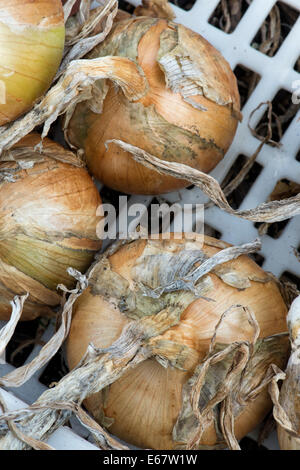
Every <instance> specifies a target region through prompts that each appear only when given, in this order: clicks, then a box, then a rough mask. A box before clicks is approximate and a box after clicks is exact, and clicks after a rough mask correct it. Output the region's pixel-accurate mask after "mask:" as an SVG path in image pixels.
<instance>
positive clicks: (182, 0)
mask: <svg viewBox="0 0 300 470" xmlns="http://www.w3.org/2000/svg"><path fill="white" fill-rule="evenodd" d="M196 1H197V0H170V3H173V5H176V6H177V7H178V8H182V10H185V11H189V10H191V9H192V8H193V6H194V5H195V3H196Z"/></svg>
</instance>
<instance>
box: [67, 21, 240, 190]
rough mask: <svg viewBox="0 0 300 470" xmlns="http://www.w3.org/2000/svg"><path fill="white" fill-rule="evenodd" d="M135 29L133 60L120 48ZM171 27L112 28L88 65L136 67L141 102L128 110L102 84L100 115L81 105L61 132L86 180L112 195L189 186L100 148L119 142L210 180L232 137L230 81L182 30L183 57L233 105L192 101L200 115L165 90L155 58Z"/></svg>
mask: <svg viewBox="0 0 300 470" xmlns="http://www.w3.org/2000/svg"><path fill="white" fill-rule="evenodd" d="M141 27H144V28H145V33H144V34H143V36H142V37H141V39H140V41H139V43H138V49H137V50H138V57H137V58H136V57H135V52H134V51H129V50H128V46H127V49H126V50H123V49H122V44H125V43H126V41H128V42H130V40H129V39H128V38H127V36H128V37H131V38H134V37H135V34H136V31H138V30H139V28H141ZM175 27H177V26H176V25H175V23H172V22H171V21H168V20H164V19H153V18H145V17H140V18H131V19H128V20H123V21H119V22H117V23H116V24H115V26H114V27H113V29H112V31H111V32H110V34H109V36H108V37H107V38H106V40H105V41H104V42H103V43H102V44H101V45H100V46H98V47H96V48H95V49H94V50H93V51H92V52H91V53H90V54H89V55H88V57H89V58H97V57H101V56H102V55H120V56H122V55H123V56H124V55H125V56H127V57H129V58H131V59H132V60H137V63H138V65H139V66H140V67H141V68H142V69H143V71H144V73H145V76H146V78H147V80H148V83H149V91H148V92H147V94H146V95H145V96H143V97H142V98H140V99H139V100H137V101H135V102H134V103H129V101H128V100H127V99H126V98H125V96H124V94H123V92H122V91H121V90H120V89H119V88H116V87H115V86H114V85H113V84H109V89H108V93H107V95H106V97H105V99H104V103H103V110H102V112H101V113H98V114H97V113H93V112H92V111H91V110H90V109H88V107H87V106H86V104H84V103H83V104H79V105H78V106H77V108H76V111H75V114H74V115H73V118H72V120H71V122H70V124H69V125H68V129H67V130H66V135H67V138H68V140H69V141H70V142H71V144H73V145H74V146H75V147H78V148H83V149H84V150H85V155H86V161H87V165H88V167H89V170H90V171H91V173H92V174H93V175H94V176H95V177H96V178H97V179H98V180H100V181H101V182H103V183H104V184H105V185H106V186H109V187H111V188H113V189H115V190H118V191H122V192H125V193H129V194H152V195H154V194H162V193H167V192H170V191H173V190H177V189H180V188H183V187H185V186H187V185H188V183H187V182H186V181H184V180H179V179H176V178H172V177H169V176H166V175H161V174H159V173H158V172H156V171H155V170H150V169H148V168H145V167H144V166H143V165H141V164H139V163H137V162H135V161H134V160H133V158H132V156H131V155H130V154H129V153H128V152H126V151H124V150H122V149H121V148H120V147H119V146H117V145H116V144H113V143H111V144H110V145H109V146H108V147H106V146H105V142H106V141H107V140H110V139H119V140H123V141H124V142H126V143H129V144H131V145H134V146H136V147H139V148H141V149H143V150H145V151H146V152H148V153H150V154H152V155H154V156H156V157H159V158H161V159H164V160H169V161H176V162H179V163H184V164H186V165H190V166H192V167H194V168H196V169H198V170H201V171H203V172H205V173H209V172H210V171H211V170H212V169H213V168H214V167H215V166H216V165H217V164H218V163H219V161H220V160H221V159H222V158H223V157H224V155H225V153H226V152H227V150H228V148H229V146H230V145H231V143H232V140H233V137H234V135H235V132H236V128H237V125H238V119H239V109H240V100H239V92H238V88H237V83H236V78H235V76H234V74H233V72H232V71H231V69H230V66H229V65H228V63H227V62H226V61H225V59H224V58H223V57H222V55H221V54H220V53H219V52H218V51H217V50H216V49H215V48H214V47H213V46H212V45H211V44H209V43H208V42H207V41H206V40H205V39H204V38H202V37H201V36H200V35H198V34H196V33H194V32H192V31H190V30H189V29H187V28H184V27H183V26H181V25H180V28H184V32H185V37H186V39H185V41H186V48H187V50H193V51H195V50H197V48H198V49H199V50H201V54H199V57H200V56H201V61H202V62H201V67H205V68H206V70H207V71H210V72H209V73H210V74H211V76H212V77H214V80H216V81H218V83H219V84H220V83H221V84H222V86H223V88H222V90H221V91H220V96H221V97H222V98H224V96H225V95H226V98H228V99H229V100H230V101H231V103H232V104H231V105H230V106H229V105H228V106H224V105H220V104H217V102H215V101H213V100H212V99H208V98H206V97H205V96H203V95H200V94H199V95H195V96H193V97H192V98H193V100H194V102H196V103H197V106H201V107H204V108H205V109H206V111H200V110H199V109H197V108H196V107H194V106H192V105H191V104H190V103H189V102H187V101H186V100H184V99H183V97H182V96H181V94H180V93H179V92H176V93H175V92H173V91H172V90H171V89H170V88H167V86H166V80H165V75H164V72H163V71H162V69H161V67H160V65H159V64H158V62H157V54H158V51H159V47H160V44H161V40H160V36H161V34H162V33H163V34H165V33H168V32H169V31H172V30H174V28H175ZM129 35H131V36H129ZM114 37H118V44H120V47H119V48H118V49H117V50H115V49H114V48H113V47H112V48H111V49H110V44H111V43H112V41H113V38H114ZM132 40H133V39H132ZM124 47H125V46H124ZM199 61H200V59H199ZM209 73H208V75H209ZM108 83H109V82H108Z"/></svg>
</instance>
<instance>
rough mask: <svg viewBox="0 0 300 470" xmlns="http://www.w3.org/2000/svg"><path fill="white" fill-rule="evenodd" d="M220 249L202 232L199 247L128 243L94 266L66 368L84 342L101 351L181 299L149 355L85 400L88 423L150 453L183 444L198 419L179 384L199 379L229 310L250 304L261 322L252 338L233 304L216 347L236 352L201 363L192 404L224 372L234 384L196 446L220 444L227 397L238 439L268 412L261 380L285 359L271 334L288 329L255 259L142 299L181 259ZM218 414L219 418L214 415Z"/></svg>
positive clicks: (280, 340) (208, 394)
mask: <svg viewBox="0 0 300 470" xmlns="http://www.w3.org/2000/svg"><path fill="white" fill-rule="evenodd" d="M226 246H228V245H226V244H225V243H223V242H219V241H218V240H215V239H213V238H210V237H206V238H205V244H204V245H203V246H202V244H200V243H199V242H198V241H191V240H187V239H185V240H173V241H168V240H164V241H161V240H159V241H154V240H152V241H151V240H148V241H146V240H139V241H134V242H131V243H130V244H127V245H125V246H123V247H121V248H119V249H118V251H117V252H116V253H114V254H113V255H111V256H109V258H108V261H105V262H103V264H101V262H99V264H98V265H97V268H95V269H94V271H93V274H92V276H91V278H90V282H89V287H88V289H86V290H85V291H84V292H83V294H82V295H81V296H80V297H79V298H78V299H77V301H76V304H75V306H74V316H73V320H72V325H71V330H70V334H69V338H68V343H67V357H68V363H69V366H70V367H71V368H74V367H75V366H76V365H77V364H78V363H79V361H80V360H81V358H82V356H83V355H84V353H85V351H86V349H87V346H88V344H89V343H93V344H94V345H95V346H96V347H100V348H106V347H108V346H110V345H111V344H112V343H113V342H114V341H115V340H116V339H117V338H118V337H119V336H120V334H121V331H122V329H123V327H124V326H125V325H126V324H128V322H129V321H130V320H132V319H133V320H137V319H138V318H141V317H143V316H149V315H153V314H156V313H157V312H160V311H165V310H164V309H166V308H168V307H169V308H170V312H171V313H172V312H174V311H175V310H176V308H177V307H178V305H187V307H185V308H184V310H183V312H182V313H181V316H180V320H179V322H178V324H175V325H174V326H172V327H171V328H169V329H168V330H167V331H165V333H163V334H162V335H161V336H159V337H157V338H154V339H153V338H152V339H151V340H150V342H149V343H148V347H149V344H151V347H152V348H153V350H154V351H155V357H152V358H150V359H147V360H145V361H144V362H142V363H140V364H139V365H138V366H136V367H135V368H133V369H130V370H128V371H126V372H125V373H124V375H123V376H122V377H121V378H119V379H118V380H117V381H115V382H114V383H112V384H111V385H110V386H109V387H107V388H106V389H105V390H104V391H102V393H98V394H94V395H92V396H90V397H89V398H87V399H86V401H85V404H86V407H87V408H88V410H89V411H90V412H91V413H92V415H93V416H94V417H95V419H96V420H98V421H99V422H100V423H102V424H108V423H110V424H111V426H110V427H109V430H110V432H112V433H113V434H115V435H117V436H119V437H120V438H121V439H123V440H124V441H125V442H128V443H131V444H134V445H136V446H139V447H142V448H154V449H174V448H176V447H177V446H178V445H179V444H180V446H183V447H186V446H187V445H190V442H192V441H193V437H194V433H195V431H196V429H197V419H196V418H195V416H193V415H191V414H188V405H187V403H189V400H188V397H189V392H188V390H189V389H188V385H189V384H188V382H187V381H188V379H190V378H192V379H193V380H194V379H195V378H196V377H197V373H196V372H197V370H198V369H195V368H196V366H197V365H198V364H199V365H200V367H202V366H203V367H204V365H205V367H206V366H207V365H208V363H207V362H206V359H207V358H208V357H210V356H211V353H210V354H208V352H209V351H208V350H209V346H210V344H211V340H212V337H213V335H214V332H215V328H216V325H217V323H218V322H219V320H220V319H221V316H222V314H223V313H224V312H225V311H227V309H229V308H230V307H232V306H237V305H242V306H245V307H248V308H249V309H251V311H252V312H253V315H254V316H255V318H256V321H257V322H258V325H259V329H260V332H259V336H258V339H257V341H256V342H255V341H254V342H253V338H254V337H255V327H254V323H255V322H254V323H253V322H252V324H251V321H250V322H249V321H248V320H249V318H247V315H246V314H245V311H244V310H243V308H241V307H235V308H232V311H230V313H228V314H227V315H226V316H225V317H224V318H223V320H222V321H221V323H220V325H219V328H218V330H217V335H216V344H215V349H214V351H223V352H224V350H225V349H226V347H228V346H232V347H233V348H235V347H237V348H238V352H237V355H236V356H235V357H234V358H233V357H232V355H231V353H230V354H229V353H228V354H226V356H225V357H224V358H223V359H222V360H220V361H219V362H216V363H215V364H213V363H212V364H211V365H210V366H209V368H208V369H207V375H206V381H205V385H204V386H203V394H202V395H200V402H199V403H201V405H202V406H203V407H204V404H205V403H206V404H207V402H208V401H209V399H210V398H212V397H213V396H214V393H221V392H222V387H223V384H224V385H225V384H226V383H227V387H228V382H227V380H229V376H230V371H234V373H235V374H236V375H235V379H234V380H235V381H233V382H230V383H231V385H230V387H228V388H227V391H226V390H225V389H224V390H223V392H224V393H225V395H224V397H223V398H224V400H222V399H221V398H219V401H216V404H215V407H214V408H213V410H212V411H211V413H210V414H209V415H208V417H209V419H208V422H207V424H206V426H205V429H204V432H203V434H202V437H201V440H200V443H197V446H196V447H197V448H217V447H218V446H224V445H226V443H227V444H228V440H226V442H225V437H224V435H222V432H221V430H220V421H222V422H223V424H224V422H225V421H226V419H227V420H228V419H229V418H228V417H229V416H231V415H230V414H229V413H228V414H226V413H225V415H222V410H224V406H225V405H226V407H228V409H229V408H230V407H229V401H228V400H229V399H230V400H232V406H233V411H232V413H233V416H234V433H235V436H236V438H237V439H241V438H242V437H243V436H245V435H246V434H247V433H248V432H250V431H251V430H252V429H253V428H255V427H256V426H257V425H258V423H260V422H261V421H262V419H263V418H264V417H265V415H266V414H267V412H268V411H269V410H270V408H271V401H270V398H269V396H268V392H267V389H266V386H265V385H262V386H261V383H262V381H263V380H264V379H265V376H266V372H267V370H268V367H269V365H270V364H277V365H278V366H280V364H281V365H282V364H285V362H286V356H287V350H288V338H287V336H286V335H278V336H277V334H278V333H282V332H285V331H286V313H287V309H286V306H285V303H284V301H283V299H282V297H281V294H280V292H279V289H278V287H277V284H276V282H274V280H273V279H271V278H270V277H269V276H268V274H267V273H265V272H264V271H263V270H262V269H261V268H260V267H259V266H258V265H257V264H256V263H255V262H254V261H252V260H251V259H250V258H249V257H248V256H245V255H243V256H240V257H238V258H237V259H235V260H232V261H227V262H226V263H223V264H221V265H219V266H217V267H215V268H214V270H213V271H212V272H211V273H209V274H207V275H205V276H204V277H203V278H201V279H200V281H198V284H197V291H198V295H200V296H201V298H196V296H194V295H193V294H192V293H191V292H190V291H182V290H179V291H178V290H176V289H174V291H173V292H170V293H165V294H163V295H161V296H160V297H158V298H155V297H151V296H150V297H149V294H148V295H147V296H145V295H144V293H145V289H146V288H148V289H150V288H151V289H155V288H157V287H158V286H159V285H161V284H163V285H165V283H163V282H162V280H163V279H164V280H165V281H166V280H168V282H167V283H169V282H170V280H172V279H174V276H175V274H176V272H177V273H179V272H180V271H181V272H182V270H184V269H185V268H186V267H187V266H188V265H189V262H190V263H191V264H190V268H191V267H192V265H193V262H192V260H193V259H194V261H195V260H196V259H200V258H201V257H202V256H203V255H204V258H203V260H204V259H207V258H210V257H212V256H213V255H215V254H216V253H218V252H219V251H220V248H225V247H226ZM199 256H200V258H199ZM197 257H198V258H197ZM198 263H199V262H198ZM196 265H197V263H196ZM141 285H143V286H144V288H143V289H141ZM146 292H147V291H146ZM256 331H258V330H256ZM273 335H275V336H273ZM251 343H253V346H251ZM252 347H253V349H252ZM243 351H244V352H245V351H248V353H249V355H250V356H249V357H250V359H249V357H248V356H247V354H246V356H247V357H248V360H249V362H247V366H246V368H244V369H243V372H241V369H239V366H238V364H239V365H241V362H243V360H244V358H245V356H243V354H244V353H243ZM251 351H252V352H251ZM156 359H157V360H156ZM171 364H172V366H173V367H171ZM164 366H165V367H164ZM238 369H239V372H238ZM202 370H203V369H202ZM198 372H199V370H198ZM225 372H227V374H229V375H226V374H225ZM231 380H233V377H231ZM260 386H261V388H259V387H260ZM223 392H222V393H223ZM230 393H232V395H230V396H228V394H230ZM225 398H226V399H225ZM186 400H187V401H186ZM201 400H202V401H201ZM218 403H219V405H218ZM221 416H223V418H224V416H225V418H226V419H223V420H221ZM224 426H225V428H226V423H225V425H224ZM225 428H224V429H225ZM227 429H228V422H227ZM172 433H173V434H172Z"/></svg>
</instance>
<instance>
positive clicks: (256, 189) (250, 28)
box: [0, 0, 300, 449]
mask: <svg viewBox="0 0 300 470" xmlns="http://www.w3.org/2000/svg"><path fill="white" fill-rule="evenodd" d="M129 1H130V3H132V4H134V5H138V4H139V3H140V2H139V1H136V0H129ZM219 2H220V0H196V2H195V4H194V6H193V7H192V8H191V9H190V10H189V11H185V10H183V9H181V8H179V7H176V6H173V9H174V11H175V13H176V20H175V21H177V22H179V23H182V24H183V25H185V26H187V27H189V28H191V29H193V30H194V31H196V32H198V33H200V34H201V35H203V36H204V37H205V38H206V39H207V40H208V41H209V42H211V43H212V44H213V45H214V46H215V47H216V48H217V49H218V50H219V51H220V52H221V53H222V54H223V55H224V57H225V58H226V59H227V61H228V62H229V63H230V65H231V67H232V69H233V70H234V69H235V67H236V66H237V65H241V66H243V67H246V68H247V69H249V70H250V71H253V72H256V73H258V74H259V75H260V77H261V79H260V81H259V83H258V85H257V86H256V88H255V89H254V91H253V93H252V95H251V96H250V98H249V100H248V101H247V102H246V104H245V106H244V107H243V109H242V113H243V122H242V123H241V124H240V125H239V127H238V131H237V133H236V136H235V139H234V141H233V143H232V145H231V147H230V149H229V151H228V153H227V154H226V157H225V158H224V159H223V161H221V162H220V163H219V165H218V166H217V167H216V168H215V170H214V171H213V172H212V175H213V176H214V177H215V178H216V179H217V180H218V181H219V182H220V183H221V182H222V181H223V179H224V177H225V176H226V175H227V173H228V171H229V170H230V168H231V167H232V165H233V164H234V162H235V161H236V159H237V157H238V156H239V155H244V156H246V157H250V156H251V155H252V154H253V153H254V152H255V150H256V149H257V147H258V145H259V143H260V141H259V140H258V139H256V138H255V137H254V136H253V135H252V134H251V132H250V130H249V128H248V120H249V117H250V114H251V112H252V111H253V110H254V109H255V108H257V106H258V105H259V104H260V103H261V102H266V101H272V100H273V98H274V97H275V95H276V94H277V92H278V91H279V90H281V89H284V90H286V91H288V92H290V93H293V92H294V91H295V90H294V88H293V84H294V83H295V82H296V81H297V80H300V74H299V73H297V72H296V70H294V65H295V62H296V60H297V58H298V57H299V56H300V16H299V17H298V20H297V22H296V23H295V24H294V26H293V28H292V29H291V31H290V33H289V34H288V36H287V37H286V39H285V40H284V42H283V44H282V45H281V47H280V49H279V50H278V52H277V53H276V54H275V56H274V57H268V56H267V55H265V54H263V53H261V52H259V51H257V50H256V49H254V48H253V47H252V46H251V42H252V40H253V38H254V37H255V35H256V33H257V31H258V30H259V28H260V26H261V25H262V23H263V21H264V20H265V18H266V17H267V16H268V14H269V12H270V11H271V9H272V7H273V6H274V5H275V4H276V3H277V2H276V0H253V1H252V3H251V5H250V6H249V7H248V9H247V11H246V12H245V14H244V16H243V17H242V19H241V21H240V22H239V24H238V26H237V27H236V29H235V30H234V32H232V33H231V34H226V33H224V32H223V31H221V30H220V29H218V28H216V27H214V26H212V25H211V24H209V19H210V17H211V15H212V13H213V12H214V10H215V8H216V7H217V5H218V4H219ZM281 3H285V4H287V5H289V6H290V7H292V8H294V9H296V10H298V11H299V12H300V0H281ZM298 87H299V84H298ZM265 109H266V108H265V107H261V108H260V109H259V110H258V111H257V112H256V113H255V115H254V116H253V118H252V120H251V125H252V126H253V127H255V126H256V124H257V123H258V122H259V121H260V119H261V117H262V116H263V114H264V112H265ZM281 144H282V145H281V147H280V148H275V147H271V146H269V145H265V146H264V147H263V149H262V151H261V152H260V154H259V156H258V158H257V162H258V163H259V164H260V165H261V167H262V171H261V172H260V174H259V176H258V177H257V179H256V180H255V182H254V184H253V185H252V186H251V188H250V189H249V192H248V193H247V195H246V197H245V198H244V199H243V201H242V204H241V205H240V207H239V209H249V208H253V207H256V206H257V205H259V204H260V203H262V202H265V201H266V200H267V199H268V197H269V195H270V194H271V193H272V191H273V189H274V187H275V185H276V183H277V182H278V181H279V180H281V179H283V178H285V179H288V180H289V181H293V182H295V183H300V161H298V160H297V158H296V157H297V154H298V152H299V149H300V112H298V114H297V115H296V116H295V117H294V119H293V121H292V122H291V124H290V125H289V127H288V129H287V130H286V132H285V133H284V135H283V138H282V140H281ZM99 187H100V188H101V185H99ZM164 199H165V200H166V201H168V202H170V203H174V202H178V203H180V204H187V203H192V204H196V203H198V204H201V203H204V202H207V198H206V197H205V196H204V195H203V193H202V192H201V191H200V190H199V189H198V188H192V189H184V190H181V191H179V192H175V193H171V194H168V195H164ZM151 201H152V197H149V196H132V197H131V198H130V199H129V206H130V205H131V204H134V203H137V202H139V203H143V204H146V205H150V204H151ZM120 215H121V216H122V211H121V214H120ZM205 223H206V224H208V225H209V226H210V227H212V228H213V229H215V230H216V231H218V232H219V233H220V234H221V238H222V239H223V240H225V241H227V242H229V243H233V244H242V243H245V242H249V241H252V240H254V239H255V238H256V237H257V236H258V232H257V228H256V227H255V224H254V223H253V222H250V221H246V220H243V219H240V218H238V217H235V216H232V215H229V214H227V213H225V212H224V211H222V210H220V209H219V208H217V207H211V208H209V209H207V210H206V211H205ZM190 229H192V227H190ZM298 247H300V216H298V217H294V218H293V219H292V220H290V221H289V222H288V224H287V225H286V226H285V228H284V230H283V231H282V233H281V234H280V236H279V238H277V239H274V238H272V237H271V236H269V235H264V236H263V237H262V250H261V255H262V256H263V258H264V261H263V264H262V266H263V268H264V269H266V270H268V271H271V272H272V273H273V274H275V275H276V276H278V277H280V276H281V275H282V274H283V273H284V272H288V273H290V274H292V275H293V276H296V277H300V263H299V260H298V259H297V257H296V256H295V253H294V249H295V248H296V249H297V248H298ZM1 326H2V325H1V322H0V327H1ZM52 331H53V329H52V327H50V328H48V330H47V331H46V333H45V335H44V337H43V339H44V340H46V339H47V338H49V337H50V336H51V334H52ZM38 350H39V347H35V348H34V350H33V352H32V353H31V355H30V357H29V358H28V359H27V361H26V362H29V361H30V360H31V359H32V357H33V356H34V355H35V354H37V352H38ZM11 369H12V366H11V365H9V364H4V365H0V370H1V375H4V374H5V373H7V372H9V370H11ZM42 372H43V370H41V371H39V373H38V374H36V375H35V376H34V377H32V378H31V379H30V380H29V381H28V382H27V383H26V384H25V385H24V386H23V387H20V388H18V389H14V391H13V394H12V393H11V391H10V393H7V392H6V393H5V400H6V401H7V404H8V406H9V407H10V409H13V408H18V407H20V406H24V402H25V403H28V404H29V403H32V402H33V401H34V400H35V399H36V398H37V397H38V396H39V395H40V394H41V393H42V392H43V391H44V389H45V386H44V385H42V384H41V383H40V382H39V377H40V375H41V373H42ZM16 397H18V398H16ZM19 399H22V400H23V402H21V403H20V401H19ZM71 424H72V425H73V430H72V431H71V430H70V428H67V427H62V428H60V429H59V430H58V431H56V432H55V433H54V434H53V435H52V436H51V438H50V439H49V441H48V442H49V444H51V445H52V446H53V447H54V448H56V449H91V448H94V449H96V447H95V446H94V445H92V444H91V443H90V442H89V441H88V440H87V439H88V436H87V432H86V431H85V430H84V429H83V428H82V427H81V426H80V425H79V424H78V423H77V422H76V420H74V421H72V423H71ZM251 436H252V437H253V438H254V439H256V437H257V432H253V433H252V434H251ZM264 446H266V447H267V448H269V449H278V448H279V447H278V443H277V439H276V435H275V433H273V434H271V436H269V438H268V439H267V440H266V441H265V442H264Z"/></svg>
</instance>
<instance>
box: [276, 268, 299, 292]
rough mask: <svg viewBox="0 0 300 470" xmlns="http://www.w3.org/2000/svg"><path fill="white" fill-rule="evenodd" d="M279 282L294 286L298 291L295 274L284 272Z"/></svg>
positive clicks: (297, 281) (297, 278)
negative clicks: (289, 283)
mask: <svg viewBox="0 0 300 470" xmlns="http://www.w3.org/2000/svg"><path fill="white" fill-rule="evenodd" d="M279 280H280V281H281V282H291V283H292V284H294V285H295V286H296V287H297V289H298V290H300V279H299V277H298V276H296V274H294V273H291V272H290V271H284V272H283V273H282V275H281V276H280V278H279Z"/></svg>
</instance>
